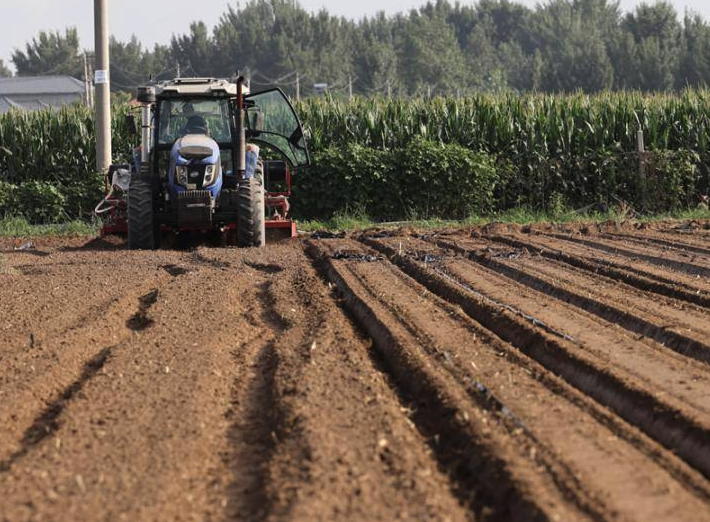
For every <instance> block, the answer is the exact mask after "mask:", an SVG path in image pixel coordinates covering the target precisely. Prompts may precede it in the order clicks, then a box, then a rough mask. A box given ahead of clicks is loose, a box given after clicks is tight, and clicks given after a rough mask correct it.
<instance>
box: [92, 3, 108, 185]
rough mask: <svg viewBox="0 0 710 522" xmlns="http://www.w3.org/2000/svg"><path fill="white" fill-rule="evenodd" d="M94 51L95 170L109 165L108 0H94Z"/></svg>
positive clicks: (102, 171)
mask: <svg viewBox="0 0 710 522" xmlns="http://www.w3.org/2000/svg"><path fill="white" fill-rule="evenodd" d="M94 37H95V43H94V49H95V53H96V72H95V73H94V84H96V170H98V171H99V172H101V173H105V172H106V171H107V170H108V168H109V167H110V166H111V89H110V84H109V81H110V79H109V68H110V67H109V52H108V51H109V47H108V0H94Z"/></svg>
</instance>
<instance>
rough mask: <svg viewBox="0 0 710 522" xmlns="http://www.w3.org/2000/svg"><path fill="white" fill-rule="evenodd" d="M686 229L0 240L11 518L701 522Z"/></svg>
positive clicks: (704, 246) (703, 400)
mask: <svg viewBox="0 0 710 522" xmlns="http://www.w3.org/2000/svg"><path fill="white" fill-rule="evenodd" d="M691 225H692V224H691ZM691 225H688V224H679V223H668V224H665V225H663V226H655V227H654V228H652V229H641V230H635V229H633V230H632V229H629V228H623V227H621V228H619V227H613V226H607V227H596V228H593V227H591V228H584V227H577V228H574V229H570V228H569V227H567V228H551V227H547V228H545V227H537V228H535V227H533V228H529V229H523V228H521V227H506V226H502V225H496V226H492V227H487V228H485V229H475V230H461V231H455V230H452V231H440V232H438V233H433V234H432V233H430V232H427V233H419V232H417V231H411V230H403V231H399V232H386V233H377V232H374V233H368V234H365V235H364V236H362V237H358V236H352V237H349V238H340V239H308V238H305V239H303V240H294V241H292V242H286V243H282V244H277V245H273V246H269V248H267V249H264V250H237V249H217V248H206V247H200V248H197V249H196V250H190V251H171V250H166V251H159V252H128V251H126V250H125V249H124V247H123V245H122V243H121V242H120V241H118V240H115V241H113V240H112V241H105V240H100V239H99V240H91V241H89V240H86V239H80V238H79V239H64V240H60V239H45V240H43V239H37V240H35V244H36V246H35V248H32V249H29V250H24V251H22V250H15V247H16V246H18V245H19V244H20V243H21V242H19V241H11V240H1V241H0V313H1V314H2V315H3V317H4V319H5V321H4V322H3V326H2V327H1V331H2V336H1V337H0V426H2V430H0V492H1V493H2V494H0V520H3V521H5V520H7V521H15V520H205V519H209V520H214V519H223V520H338V519H340V520H342V519H349V520H412V519H415V520H489V519H497V520H500V519H505V520H669V519H673V520H698V519H700V518H709V517H710V480H709V479H710V399H709V397H710V369H709V366H708V364H709V363H710V342H709V341H708V336H709V334H710V327H708V325H709V324H710V278H708V277H707V275H706V273H705V272H706V271H707V270H710V236H708V234H706V232H707V229H705V228H703V227H704V225H703V224H701V225H697V228H695V229H694V228H692V226H695V225H692V226H691ZM684 227H685V228H684ZM693 230H696V231H697V234H694V235H689V234H690V233H691V232H692V231H693ZM674 238H677V240H676V239H674Z"/></svg>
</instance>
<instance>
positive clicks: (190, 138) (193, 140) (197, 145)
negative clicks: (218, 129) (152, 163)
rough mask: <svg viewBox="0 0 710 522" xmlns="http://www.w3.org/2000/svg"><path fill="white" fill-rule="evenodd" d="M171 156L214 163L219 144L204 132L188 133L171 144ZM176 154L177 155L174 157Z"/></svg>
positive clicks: (217, 154)
mask: <svg viewBox="0 0 710 522" xmlns="http://www.w3.org/2000/svg"><path fill="white" fill-rule="evenodd" d="M173 156H174V157H175V159H176V160H177V161H176V163H178V164H180V162H179V160H178V158H177V157H181V158H183V159H185V160H187V161H188V162H189V161H199V162H201V163H211V164H214V163H216V162H217V160H218V159H219V145H217V143H216V142H215V141H214V140H213V139H212V138H210V137H209V136H206V135H204V134H188V135H186V136H183V137H182V138H179V139H178V140H177V141H176V142H175V144H174V145H173ZM176 156H177V157H176Z"/></svg>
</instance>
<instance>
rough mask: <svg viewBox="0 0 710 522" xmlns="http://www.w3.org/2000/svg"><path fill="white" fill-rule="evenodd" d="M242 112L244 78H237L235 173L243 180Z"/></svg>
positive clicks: (245, 142)
mask: <svg viewBox="0 0 710 522" xmlns="http://www.w3.org/2000/svg"><path fill="white" fill-rule="evenodd" d="M245 117H246V111H245V110H244V77H243V76H240V77H239V78H237V172H238V173H239V177H240V178H241V179H244V176H246V172H247V156H246V154H247V140H246V128H245V125H244V123H245Z"/></svg>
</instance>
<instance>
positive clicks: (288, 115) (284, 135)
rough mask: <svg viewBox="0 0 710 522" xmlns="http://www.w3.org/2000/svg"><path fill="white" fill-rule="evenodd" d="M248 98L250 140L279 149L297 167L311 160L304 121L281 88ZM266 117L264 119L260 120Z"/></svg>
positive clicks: (303, 165) (307, 163)
mask: <svg viewBox="0 0 710 522" xmlns="http://www.w3.org/2000/svg"><path fill="white" fill-rule="evenodd" d="M244 99H245V101H246V105H247V118H246V119H247V131H248V135H249V140H250V141H253V142H255V143H262V144H265V145H266V146H269V147H272V148H274V149H276V150H277V151H279V152H280V153H281V154H283V155H284V156H285V157H286V159H288V161H289V163H291V165H292V166H293V167H305V166H308V165H310V164H311V160H310V156H309V155H308V148H307V147H306V139H305V136H304V135H303V127H302V126H301V121H300V120H299V119H298V116H297V115H296V111H295V110H294V109H293V106H292V105H291V102H289V101H288V98H286V95H285V94H284V93H283V91H281V89H272V90H269V91H264V92H258V93H254V94H250V95H248V96H245V97H244ZM262 117H263V121H261V122H257V120H258V119H260V118H262Z"/></svg>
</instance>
